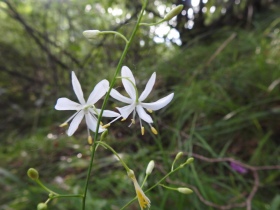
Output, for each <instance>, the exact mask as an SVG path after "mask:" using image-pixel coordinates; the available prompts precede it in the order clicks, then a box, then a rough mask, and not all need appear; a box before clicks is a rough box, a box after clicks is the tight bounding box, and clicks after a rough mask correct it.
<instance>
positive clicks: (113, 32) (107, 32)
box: [100, 31, 128, 43]
mask: <svg viewBox="0 0 280 210" xmlns="http://www.w3.org/2000/svg"><path fill="white" fill-rule="evenodd" d="M100 34H115V35H117V36H119V37H121V38H122V39H123V40H124V41H125V42H126V43H128V40H127V38H125V36H124V35H122V34H121V33H119V32H116V31H100Z"/></svg>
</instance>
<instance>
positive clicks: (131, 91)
mask: <svg viewBox="0 0 280 210" xmlns="http://www.w3.org/2000/svg"><path fill="white" fill-rule="evenodd" d="M122 83H123V86H124V89H125V90H126V92H127V93H128V95H129V96H130V98H132V99H133V100H135V99H136V90H135V88H136V83H135V79H134V76H133V74H132V72H131V71H130V69H129V68H128V67H127V66H123V67H122Z"/></svg>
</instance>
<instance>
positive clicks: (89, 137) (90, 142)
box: [88, 136, 92, 145]
mask: <svg viewBox="0 0 280 210" xmlns="http://www.w3.org/2000/svg"><path fill="white" fill-rule="evenodd" d="M88 144H90V145H91V144H92V137H91V136H88Z"/></svg>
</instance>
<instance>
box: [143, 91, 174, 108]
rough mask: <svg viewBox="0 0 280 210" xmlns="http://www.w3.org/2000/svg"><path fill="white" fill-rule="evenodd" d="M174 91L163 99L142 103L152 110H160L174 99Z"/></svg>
mask: <svg viewBox="0 0 280 210" xmlns="http://www.w3.org/2000/svg"><path fill="white" fill-rule="evenodd" d="M173 96H174V93H171V94H169V95H168V96H165V97H164V98H162V99H159V100H158V101H156V102H152V103H141V105H142V106H143V107H144V108H146V109H151V110H154V111H156V110H159V109H161V108H163V107H165V106H166V105H167V104H169V103H170V101H171V100H172V99H173Z"/></svg>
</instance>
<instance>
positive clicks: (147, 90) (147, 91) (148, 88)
mask: <svg viewBox="0 0 280 210" xmlns="http://www.w3.org/2000/svg"><path fill="white" fill-rule="evenodd" d="M155 81H156V72H154V73H153V74H152V76H151V78H150V79H149V81H148V82H147V84H146V87H145V90H144V91H143V93H142V94H141V95H140V97H139V101H144V100H145V99H146V98H147V96H148V95H149V94H150V92H151V91H152V89H153V87H154V84H155Z"/></svg>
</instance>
